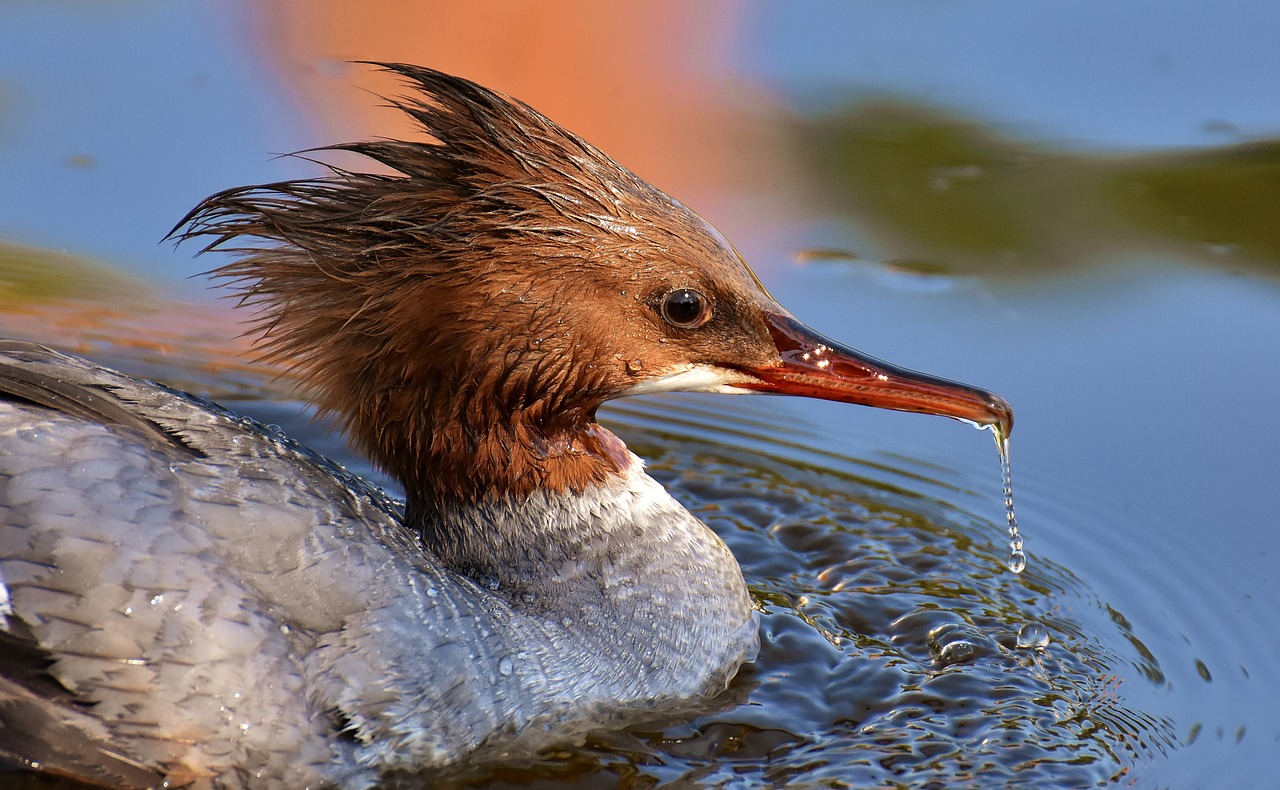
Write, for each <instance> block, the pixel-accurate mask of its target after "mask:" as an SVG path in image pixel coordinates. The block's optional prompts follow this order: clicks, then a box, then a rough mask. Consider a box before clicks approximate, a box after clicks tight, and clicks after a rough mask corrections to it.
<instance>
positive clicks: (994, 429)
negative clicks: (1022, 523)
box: [991, 425, 1027, 573]
mask: <svg viewBox="0 0 1280 790" xmlns="http://www.w3.org/2000/svg"><path fill="white" fill-rule="evenodd" d="M991 433H992V434H993V435H994V436H995V438H996V448H997V449H998V450H999V451H1000V479H1001V483H1002V484H1003V486H1004V513H1005V518H1006V519H1008V521H1009V570H1011V571H1013V572H1014V573H1022V571H1023V570H1024V569H1025V568H1026V567H1027V555H1026V552H1024V551H1023V550H1022V533H1021V532H1019V531H1018V516H1017V514H1016V513H1014V512H1013V470H1012V468H1011V467H1010V465H1009V435H1008V434H1006V433H1005V432H1004V431H1003V430H1002V429H1001V428H1000V426H998V425H993V426H991Z"/></svg>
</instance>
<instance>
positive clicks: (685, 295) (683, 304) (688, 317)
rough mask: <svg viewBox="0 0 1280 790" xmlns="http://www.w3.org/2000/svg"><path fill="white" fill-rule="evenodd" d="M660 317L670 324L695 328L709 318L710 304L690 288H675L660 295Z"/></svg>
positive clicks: (682, 327) (705, 298) (684, 327)
mask: <svg viewBox="0 0 1280 790" xmlns="http://www.w3.org/2000/svg"><path fill="white" fill-rule="evenodd" d="M662 317H663V318H664V319H666V321H667V323H668V324H671V325H672V326H676V327H679V328H681V329H697V328H698V327H700V326H702V325H703V324H705V323H706V322H707V321H709V320H711V304H710V303H709V302H708V301H707V297H705V296H703V295H702V294H700V293H698V292H697V291H695V290H693V289H692V288H677V289H675V290H674V291H671V292H670V293H668V294H667V295H666V296H664V297H662Z"/></svg>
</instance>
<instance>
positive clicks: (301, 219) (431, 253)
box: [175, 64, 739, 522]
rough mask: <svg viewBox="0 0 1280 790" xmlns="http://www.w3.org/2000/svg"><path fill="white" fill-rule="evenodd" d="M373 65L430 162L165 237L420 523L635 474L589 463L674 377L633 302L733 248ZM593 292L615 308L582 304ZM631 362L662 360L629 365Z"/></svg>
mask: <svg viewBox="0 0 1280 790" xmlns="http://www.w3.org/2000/svg"><path fill="white" fill-rule="evenodd" d="M377 65H380V66H381V67H383V68H385V69H387V70H389V71H392V72H394V73H396V74H399V75H400V76H402V77H404V78H405V79H406V80H407V81H408V82H409V83H410V84H412V85H413V86H415V87H416V88H418V89H419V90H420V94H419V95H417V96H413V97H409V98H400V99H398V100H393V101H392V104H393V106H395V107H397V108H399V109H400V110H402V111H403V112H405V113H407V114H408V115H409V116H411V117H412V118H414V119H415V120H416V121H417V123H418V124H420V126H421V127H422V129H423V130H424V131H425V132H426V133H427V134H429V135H430V136H431V137H432V138H433V139H434V142H401V141H392V140H382V141H374V142H360V143H347V144H341V145H335V146H331V147H328V148H326V149H319V150H322V151H323V150H342V151H351V152H354V153H358V154H362V155H364V156H367V157H369V158H370V159H373V160H376V161H378V162H380V163H381V164H383V165H385V166H386V167H388V168H390V169H391V170H392V171H393V173H392V174H390V175H387V174H371V173H361V172H353V171H350V170H346V169H343V168H338V167H330V168H329V170H330V173H329V174H328V175H327V176H325V177H322V178H316V179H307V180H296V181H285V182H281V183H275V184H268V185H263V186H250V187H241V188H237V189H231V190H227V191H224V192H220V193H218V194H216V195H213V196H211V197H210V198H208V199H207V200H205V201H204V202H202V203H201V204H200V205H199V206H198V207H196V208H195V209H194V210H193V211H192V212H191V213H190V214H189V215H188V216H187V217H186V218H184V220H183V221H182V222H181V223H179V226H178V228H177V229H175V233H176V234H177V235H178V237H179V238H180V239H191V238H194V237H204V238H206V239H211V240H210V241H208V242H207V244H206V246H205V247H204V249H203V251H209V250H214V249H217V250H221V251H223V252H229V253H232V254H234V255H235V256H237V259H236V260H235V261H233V262H231V263H228V264H226V265H224V266H222V267H220V268H218V269H216V270H215V271H214V273H215V275H216V276H218V277H221V278H224V279H226V280H229V281H231V282H232V283H233V284H234V286H235V287H236V288H237V289H238V290H239V292H240V295H241V303H242V304H248V305H252V306H254V307H256V308H257V310H258V313H257V323H256V324H255V326H256V329H257V330H258V331H259V332H260V333H261V339H260V344H259V348H260V349H261V351H262V352H263V356H264V357H265V358H266V359H268V360H270V361H272V362H275V363H277V364H280V365H283V366H284V367H286V368H288V369H291V370H292V371H293V372H294V373H296V374H298V377H299V378H300V379H301V380H302V381H303V382H304V386H305V387H306V388H308V389H309V390H311V392H310V394H311V395H312V396H313V397H314V398H315V400H316V402H317V404H318V406H319V407H320V409H321V410H322V411H323V412H328V413H333V414H336V415H337V416H338V417H339V419H340V420H341V421H342V422H343V424H344V426H345V428H346V430H347V431H348V433H349V435H350V436H351V437H352V438H353V440H354V441H355V442H356V443H357V444H358V445H359V446H360V447H361V449H362V450H363V451H365V452H366V453H367V454H369V455H370V456H371V457H372V459H373V460H374V461H375V462H376V463H378V464H379V465H381V466H382V467H383V468H384V469H386V470H387V471H388V472H389V473H391V474H393V475H394V476H396V477H398V478H399V479H400V480H401V481H402V482H403V483H404V485H405V487H406V493H407V494H408V499H409V510H410V515H411V519H413V520H416V521H418V522H426V521H430V520H431V519H432V514H433V513H435V512H438V511H439V510H440V509H441V508H446V507H451V506H453V505H466V504H474V503H475V502H476V501H478V500H479V499H482V498H484V497H486V496H507V497H521V496H526V495H528V494H529V493H531V492H533V491H536V490H539V489H542V490H546V491H552V492H554V491H563V490H572V491H580V490H582V489H583V488H584V487H585V486H587V485H589V484H591V483H593V482H600V481H601V480H603V479H604V478H605V477H606V476H607V475H609V474H611V473H613V472H616V471H617V466H618V464H619V463H625V454H620V453H618V452H616V451H612V450H610V449H609V448H602V447H601V446H599V443H600V441H601V440H600V438H599V437H600V435H601V434H600V433H599V432H596V431H593V430H592V429H591V427H592V422H593V420H594V414H595V410H596V407H597V406H598V405H599V404H600V403H601V402H603V401H604V400H606V399H608V398H610V397H614V396H616V395H618V394H621V393H622V392H624V391H625V390H626V389H627V388H628V387H630V386H632V385H634V383H635V376H636V374H637V373H638V372H639V371H641V370H643V371H645V372H646V373H652V372H660V369H661V368H662V367H663V365H664V364H668V363H670V364H674V363H675V362H677V361H679V360H675V359H674V358H672V359H664V358H663V356H662V354H664V353H666V354H672V353H673V351H669V350H667V349H663V348H661V346H660V344H662V343H665V342H666V341H665V339H664V336H663V332H664V331H665V330H664V328H663V327H661V325H660V324H661V322H660V321H656V320H655V319H653V317H652V312H653V311H652V308H651V306H646V305H645V304H644V302H643V300H644V299H651V298H652V294H653V293H658V292H662V291H664V290H665V289H668V288H670V287H673V285H674V286H679V285H680V283H671V282H667V281H665V280H661V278H660V276H659V275H658V274H654V273H653V270H655V269H657V268H659V267H656V266H652V265H647V262H652V261H655V260H657V259H662V260H664V261H672V260H674V261H676V262H678V263H680V264H681V266H682V267H683V269H688V267H684V266H683V264H684V263H685V262H689V261H700V262H702V265H703V266H704V268H705V262H706V261H707V260H715V259H723V258H724V256H726V255H727V254H728V253H727V248H726V246H725V245H723V243H722V242H721V241H719V240H718V239H717V238H716V237H715V236H714V232H713V231H711V230H710V229H709V227H708V226H706V224H705V223H704V222H702V221H701V220H700V219H699V218H698V217H696V215H693V214H692V213H691V212H689V211H687V210H686V209H684V208H683V207H682V206H680V205H679V204H678V203H676V202H675V201H673V200H671V199H670V198H668V197H667V196H665V195H664V194H662V193H661V192H660V191H658V190H657V189H655V188H654V187H652V186H650V185H649V184H647V183H646V182H644V181H643V180H641V179H640V178H638V177H636V176H635V175H633V174H632V173H630V172H629V171H627V170H626V169H624V168H622V167H621V166H619V165H618V164H616V163H615V162H613V160H611V159H609V158H608V157H607V156H605V155H604V154H603V153H601V152H600V151H599V150H597V149H596V148H595V147H593V146H591V145H590V144H588V143H586V142H585V141H583V140H582V139H580V138H579V137H577V136H576V135H574V134H573V133H571V132H569V131H567V130H565V129H563V128H561V127H560V126H558V125H557V124H555V123H553V122H552V121H550V120H548V119H547V118H545V117H543V116H542V115H541V114H539V113H538V112H536V111H535V110H533V109H532V108H530V107H529V106H527V105H525V104H523V103H521V102H519V101H516V100H513V99H509V98H507V97H505V96H502V95H500V94H497V93H495V92H492V91H489V90H487V89H485V88H483V87H481V86H479V85H476V84H474V83H471V82H468V81H466V80H463V79H460V78H457V77H453V76H450V75H447V74H443V73H441V72H438V71H433V70H429V69H423V68H418V67H414V66H408V65H401V64H377ZM721 265H722V266H731V267H737V266H738V265H739V264H738V263H737V262H736V261H733V262H729V263H723V264H721ZM668 268H669V267H668ZM688 270H689V271H690V272H692V270H691V269H688ZM668 276H669V275H668ZM698 276H699V275H696V274H695V273H690V274H689V277H690V278H694V277H698ZM703 276H705V275H703ZM685 284H686V285H687V284H688V283H685ZM704 287H707V288H712V287H713V286H710V285H708V286H704ZM602 293H608V294H611V298H614V299H621V300H623V301H622V302H619V303H618V304H614V305H612V306H611V305H609V304H603V305H602V304H597V302H599V301H600V300H599V299H584V298H583V297H584V296H586V295H595V294H602ZM593 311H595V314H593ZM641 312H644V313H645V314H646V316H647V317H641V315H640V314H641ZM584 314H585V315H584ZM602 322H610V328H611V329H614V328H618V329H620V330H621V331H609V332H603V331H599V329H600V327H601V326H602V325H603V324H602ZM521 338H528V340H527V341H525V340H521ZM637 347H648V348H650V349H653V350H655V353H656V354H657V356H654V357H651V358H645V359H642V360H640V359H634V358H633V357H632V356H626V357H625V358H624V356H623V353H624V351H629V350H630V349H634V348H637ZM598 360H605V361H606V363H607V364H599V363H597V362H595V361H598ZM584 459H585V460H586V461H587V462H586V463H584V462H583V461H584Z"/></svg>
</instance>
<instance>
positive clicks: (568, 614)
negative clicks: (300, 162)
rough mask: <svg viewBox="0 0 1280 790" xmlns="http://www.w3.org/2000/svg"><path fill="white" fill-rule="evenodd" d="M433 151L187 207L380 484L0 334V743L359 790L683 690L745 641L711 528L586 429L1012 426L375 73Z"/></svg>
mask: <svg viewBox="0 0 1280 790" xmlns="http://www.w3.org/2000/svg"><path fill="white" fill-rule="evenodd" d="M377 66H378V67H380V68H382V69H385V70H387V71H389V72H391V73H393V74H394V75H396V76H397V78H398V79H399V80H401V82H402V84H404V85H406V86H407V95H405V96H402V97H400V98H397V99H394V100H392V103H393V105H394V106H395V107H397V108H398V109H399V110H400V111H402V112H404V113H406V114H407V115H408V116H409V117H410V118H412V119H413V121H414V122H415V123H416V125H417V126H418V127H419V128H420V130H421V132H422V133H423V136H424V139H423V140H420V141H401V140H387V139H381V140H373V141H365V142H356V143H346V144H339V145H335V146H332V148H331V149H329V150H333V151H343V152H347V153H348V154H356V155H359V156H361V157H364V158H365V159H366V160H371V161H372V162H373V163H376V164H377V167H370V168H368V169H367V171H364V170H352V169H346V168H342V167H337V166H332V167H329V169H328V170H327V171H325V172H324V173H323V174H322V175H320V176H317V177H312V178H307V179H299V180H289V181H283V182H279V183H271V184H265V185H257V186H247V187H240V188H234V189H229V190H226V191H223V192H219V193H217V194H215V195H212V196H211V197H209V198H207V199H205V200H204V201H203V202H201V203H200V204H199V205H198V206H197V207H196V208H195V209H193V210H192V211H191V212H190V213H189V214H188V215H187V216H186V217H185V218H184V219H183V220H182V221H181V222H180V223H179V224H178V226H177V227H175V229H174V230H173V231H172V232H171V234H170V235H171V236H172V237H174V238H176V239H178V240H179V241H180V242H181V241H188V242H190V241H196V242H197V243H198V244H199V251H200V252H202V253H217V254H222V255H226V256H227V258H226V260H227V261H228V262H225V263H223V264H221V265H220V266H218V267H217V268H216V269H215V270H214V271H213V272H212V274H213V276H214V277H215V278H218V279H219V280H220V281H222V282H225V283H226V284H227V285H228V286H229V287H230V288H231V289H232V290H233V292H234V293H235V294H237V295H238V298H239V302H240V304H241V305H242V306H244V307H245V308H246V309H248V310H250V311H252V313H253V315H254V318H253V319H252V320H253V323H252V325H251V326H252V328H251V331H252V332H253V333H255V336H256V338H257V341H256V342H257V348H258V350H259V352H260V354H261V356H262V358H263V360H264V361H265V362H267V363H270V364H272V365H275V366H277V367H278V368H280V369H284V370H286V371H288V372H289V374H290V375H291V376H292V377H294V378H295V379H296V380H297V381H298V382H299V383H300V384H299V386H300V387H301V388H302V390H303V391H304V393H305V394H306V397H307V398H308V399H309V400H310V402H311V403H312V404H314V406H315V408H316V410H317V412H318V413H319V414H322V415H329V416H331V417H332V418H334V419H335V420H336V422H337V423H338V424H339V425H340V426H341V427H342V428H343V430H344V431H345V435H346V436H347V437H348V438H349V440H350V442H351V444H352V446H353V447H354V448H355V449H356V450H357V451H359V452H360V453H362V454H364V455H365V456H367V457H368V458H369V459H370V460H371V461H372V462H373V463H374V464H376V465H377V467H379V468H380V469H381V470H383V471H385V473H386V474H388V475H389V476H390V477H392V478H394V479H395V480H396V481H398V482H399V484H400V485H401V486H402V487H403V492H404V494H403V499H402V500H401V499H398V498H393V497H391V496H389V495H388V494H386V493H384V492H383V491H382V490H381V489H379V488H377V487H375V486H374V485H372V484H370V483H368V482H366V481H365V480H362V479H360V478H358V477H356V476H354V475H352V474H350V473H348V472H346V471H345V470H344V469H343V468H342V467H340V466H338V465H337V464H335V463H333V462H331V461H329V460H326V459H325V458H322V457H320V456H319V455H317V454H315V453H313V452H311V451H310V450H308V449H307V448H305V447H304V446H302V445H300V444H298V443H296V442H294V441H292V440H290V439H289V438H287V437H285V436H283V435H282V433H281V432H280V431H279V429H276V428H272V427H267V426H263V425H261V424H259V423H257V422H254V421H252V420H250V419H247V418H243V417H240V416H238V415H236V414H234V413H232V412H230V411H228V410H226V409H224V408H222V407H220V406H217V405H215V404H213V403H211V402H208V401H205V400H202V399H200V398H198V397H195V396H192V395H190V394H186V393H184V392H181V391H178V390H175V389H172V388H170V387H167V386H165V385H163V384H158V383H155V382H152V381H146V380H143V379H140V378H135V377H131V376H129V375H126V374H125V373H121V372H118V371H115V370H111V369H108V368H106V367H103V366H101V365H98V364H95V363H93V362H90V361H88V360H85V359H81V358H77V357H74V356H70V355H67V354H64V353H61V352H59V351H56V350H53V349H51V348H48V347H45V346H42V345H39V344H37V343H35V342H30V341H24V340H7V341H3V342H0V513H2V514H3V518H0V759H2V760H4V761H6V762H8V763H9V764H11V765H16V766H19V767H23V768H25V769H28V770H30V771H34V772H37V773H43V774H47V775H51V776H58V777H65V778H70V779H74V780H76V781H79V782H81V783H84V784H87V785H90V786H98V787H112V788H149V787H192V788H210V789H212V788H218V789H220V790H221V789H225V788H276V787H288V788H320V787H340V788H363V787H369V786H373V785H375V784H377V783H378V782H380V781H382V780H384V779H386V778H387V777H389V776H396V775H404V774H409V775H415V776H425V777H435V776H447V775H449V772H451V771H459V770H464V769H465V768H466V767H467V766H475V765H482V764H486V763H489V764H492V763H493V762H499V761H503V760H510V759H514V758H520V757H528V756H530V755H534V754H536V753H537V752H538V751H539V750H542V749H546V748H547V747H549V746H552V745H555V744H559V743H568V742H573V741H574V740H575V739H576V740H581V739H582V738H583V737H584V736H585V735H586V734H589V733H591V732H594V731H601V730H608V729H612V728H619V727H625V726H626V725H627V724H628V723H631V722H636V721H639V720H643V719H646V718H650V717H653V716H656V715H692V714H691V713H689V712H691V711H696V710H699V709H700V706H705V705H707V704H709V703H708V701H709V700H712V699H713V698H714V697H715V695H717V694H719V693H721V692H723V691H724V690H725V688H726V687H727V685H728V684H729V682H730V681H731V680H732V678H733V677H734V675H735V673H737V672H738V670H739V668H740V667H742V666H743V665H744V664H746V663H748V662H751V661H752V660H753V659H754V658H755V656H756V654H757V650H758V646H759V635H758V631H759V617H758V613H757V610H756V608H755V606H754V605H753V602H752V598H751V596H750V594H749V593H748V589H747V585H746V583H745V582H744V579H743V575H742V571H741V569H740V567H739V565H738V563H737V561H736V560H735V559H734V557H733V555H732V554H731V553H730V551H729V549H728V548H727V547H726V546H725V544H724V543H723V542H722V541H721V539H720V538H719V537H717V535H716V534H715V533H714V532H713V531H712V530H711V529H709V528H708V527H707V526H705V525H704V524H703V523H702V522H701V521H699V520H698V519H697V518H696V517H695V516H694V515H692V514H691V513H690V512H689V511H688V510H686V509H685V507H683V506H682V505H681V504H680V503H679V502H677V501H676V500H675V499H674V498H673V497H672V496H671V495H670V494H669V493H667V491H666V490H665V489H664V488H663V487H662V486H661V485H660V484H659V483H658V482H656V481H655V480H654V479H653V478H651V477H650V476H649V475H648V474H646V472H645V469H644V463H643V461H642V460H641V459H640V458H638V457H637V456H635V455H634V454H632V453H631V452H630V451H629V450H628V449H627V447H626V446H625V445H624V444H623V442H622V441H621V440H620V439H619V438H618V437H617V436H615V435H614V434H613V433H611V432H610V431H608V430H607V429H606V428H604V427H602V426H601V425H600V424H599V422H598V421H597V418H596V413H597V409H599V408H600V407H601V406H602V405H603V404H604V403H606V402H607V401H610V400H613V399H617V398H624V397H629V396H633V395H641V394H651V393H662V392H671V391H686V392H716V393H737V394H749V393H766V394H785V395H798V396H804V397H810V398H821V399H827V400H833V401H839V402H844V403H850V404H860V405H867V406H874V407H880V408H887V409H894V410H899V411H907V412H918V413H925V414H933V415H941V416H946V417H951V418H955V419H959V420H964V421H968V422H971V423H974V424H977V425H980V426H995V427H996V428H997V429H998V430H1000V431H1002V432H1003V433H1005V434H1007V433H1008V432H1009V430H1010V429H1011V428H1012V424H1013V412H1012V409H1011V408H1010V406H1009V404H1008V403H1007V402H1006V401H1005V400H1003V399H1002V398H1000V397H999V396H998V395H995V394H993V393H991V392H987V391H985V390H982V389H979V388H976V387H971V386H968V385H963V384H959V383H956V382H952V381H948V380H945V379H941V378H936V377H932V376H928V375H925V374H921V373H917V372H914V371H910V370H907V369H904V368H900V367H895V366H893V365H890V364H888V363H885V362H882V361H879V360H877V359H875V358H873V357H870V356H867V355H865V354H863V353H861V352H858V351H856V350H854V349H852V348H849V347H847V346H843V345H840V344H839V343H837V342H835V341H833V340H829V339H827V338H825V337H823V336H822V335H820V334H818V333H816V332H814V331H813V330H811V329H809V328H807V327H806V326H805V325H804V324H802V323H800V321H798V320H797V319H796V318H795V317H793V316H792V315H791V314H790V313H788V312H787V310H786V309H784V308H783V307H782V306H781V305H779V304H778V303H777V302H776V301H775V300H774V299H773V298H772V297H771V296H770V295H769V294H768V292H767V291H766V290H765V287H764V286H763V285H762V284H761V282H760V281H759V280H758V279H757V278H756V276H755V275H754V274H753V273H752V271H751V269H750V268H749V267H748V265H747V264H746V262H745V261H744V260H743V258H742V257H741V256H740V255H739V254H738V252H737V251H736V250H735V249H734V247H733V246H732V245H731V244H730V243H729V242H728V241H727V240H726V239H725V238H724V237H723V236H722V235H721V234H720V233H719V232H718V231H717V230H716V229H715V228H713V227H712V226H711V225H710V224H709V223H708V222H706V221H705V220H703V219H702V218H701V217H700V216H698V215H697V214H695V213H693V212H692V211H691V210H690V209H688V208H686V207H685V206H684V205H682V204H681V203H679V202H677V201H676V200H674V199H672V198H670V197H668V196H667V195H666V194H664V193H663V192H661V191H659V190H658V189H657V188H655V187H653V186H651V185H650V184H648V183H647V182H645V181H644V180H642V179H641V178H639V177H638V176H636V175H634V174H632V173H631V172H630V171H628V170H627V169H625V168H624V167H622V166H620V165H618V164H617V163H615V162H614V161H613V160H612V159H610V158H609V157H608V156H607V155H605V154H604V153H602V152H601V151H600V150H598V149H597V148H595V147H593V146H592V145H590V144H589V143H587V142H586V141H584V140H583V139H582V138H580V137H578V136H577V135H575V134H573V133H572V132H570V131H568V130H566V129H564V128H562V127H561V126H559V125H557V124H556V123H555V122H553V121H551V120H549V119H548V118H546V117H544V116H543V115H542V114H540V113H538V112H537V111H536V110H534V109H533V108H531V107H529V106H528V105H526V104H524V103H522V102H520V101H518V100H516V99H513V98H510V97H508V96H505V95H503V94H501V93H498V92H495V91H493V90H489V89H487V88H484V87H482V86H480V85H478V84H475V83H473V82H470V81H468V80H466V79H463V78H460V77H457V76H452V75H449V74H446V73H444V72H441V71H437V70H433V69H429V68H423V67H418V66H413V65H408V64H401V63H382V64H377Z"/></svg>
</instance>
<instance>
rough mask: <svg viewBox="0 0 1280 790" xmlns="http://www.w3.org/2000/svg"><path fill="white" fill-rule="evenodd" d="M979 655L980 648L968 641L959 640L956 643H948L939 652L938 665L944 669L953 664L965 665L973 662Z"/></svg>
mask: <svg viewBox="0 0 1280 790" xmlns="http://www.w3.org/2000/svg"><path fill="white" fill-rule="evenodd" d="M977 655H978V648H976V647H974V646H973V643H972V642H970V641H969V640H967V639H957V640H956V641H954V642H948V643H946V644H945V645H943V646H942V648H941V649H940V650H939V651H938V663H939V664H941V665H942V666H944V667H949V666H952V665H953V664H964V663H967V662H969V661H972V660H973V659H974V657H975V656H977Z"/></svg>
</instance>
